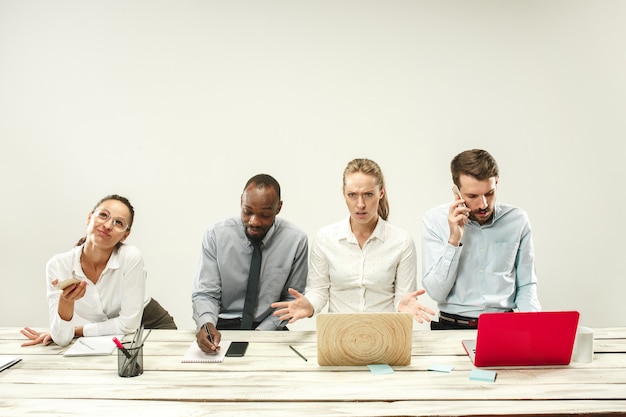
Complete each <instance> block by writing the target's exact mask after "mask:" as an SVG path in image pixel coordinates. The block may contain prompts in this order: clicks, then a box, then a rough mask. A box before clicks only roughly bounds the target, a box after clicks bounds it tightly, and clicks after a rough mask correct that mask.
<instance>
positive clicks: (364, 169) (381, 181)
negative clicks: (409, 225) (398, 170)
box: [343, 158, 389, 220]
mask: <svg viewBox="0 0 626 417" xmlns="http://www.w3.org/2000/svg"><path fill="white" fill-rule="evenodd" d="M355 172H361V173H363V174H366V175H371V176H372V177H374V178H375V179H376V185H378V186H379V187H380V188H381V189H383V188H385V177H383V171H382V169H380V166H378V164H377V163H376V162H374V161H372V160H371V159H365V158H357V159H353V160H352V161H350V162H348V165H346V169H344V170H343V186H344V188H345V186H346V175H348V174H354V173H355ZM378 215H379V216H380V217H381V218H382V219H383V220H387V218H388V217H389V200H388V199H387V189H386V188H385V192H384V193H383V197H382V198H381V199H380V201H379V202H378Z"/></svg>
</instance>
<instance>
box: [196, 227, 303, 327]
mask: <svg viewBox="0 0 626 417" xmlns="http://www.w3.org/2000/svg"><path fill="white" fill-rule="evenodd" d="M261 249H262V261H261V272H260V278H259V290H258V298H257V303H256V308H255V311H254V326H253V328H256V329H257V330H284V329H285V326H286V324H287V322H286V321H281V320H279V319H278V317H274V316H272V312H273V309H272V308H271V307H270V305H271V304H272V303H274V302H278V301H290V300H292V299H293V296H291V295H290V294H289V293H288V291H287V290H288V289H289V288H294V289H295V290H297V291H300V292H302V291H303V290H304V288H305V285H306V276H307V270H308V267H307V256H308V237H307V235H306V233H304V232H303V231H302V230H301V229H299V228H298V227H297V226H295V225H294V224H292V223H290V222H289V221H287V220H285V219H282V218H278V217H277V218H276V219H275V220H274V224H273V225H272V227H271V228H270V230H269V231H268V232H267V234H266V235H265V238H264V239H263V242H262V245H261ZM252 252H253V246H252V244H251V242H250V241H249V240H248V238H247V236H246V234H245V228H244V225H243V222H242V220H241V218H239V217H233V218H230V219H227V220H224V221H222V222H220V223H217V224H216V225H215V226H213V227H212V228H210V229H209V230H207V231H206V233H205V234H204V237H203V239H202V251H201V253H200V262H199V265H198V269H197V272H196V276H195V280H194V285H193V292H192V297H191V298H192V303H193V318H194V320H195V322H196V325H197V326H198V329H200V326H202V325H203V324H204V323H207V322H208V323H212V324H213V325H215V326H216V327H217V328H218V329H237V328H238V324H239V322H240V320H241V317H242V315H243V308H244V301H245V296H246V288H247V284H248V274H249V272H250V260H251V258H252ZM218 319H219V322H218Z"/></svg>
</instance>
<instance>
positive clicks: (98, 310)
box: [46, 244, 150, 346]
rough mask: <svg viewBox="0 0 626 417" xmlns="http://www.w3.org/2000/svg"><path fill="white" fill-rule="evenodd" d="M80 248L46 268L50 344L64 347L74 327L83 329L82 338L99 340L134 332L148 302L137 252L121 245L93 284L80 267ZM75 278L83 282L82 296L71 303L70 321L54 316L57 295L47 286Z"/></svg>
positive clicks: (56, 259) (63, 254) (61, 255)
mask: <svg viewBox="0 0 626 417" xmlns="http://www.w3.org/2000/svg"><path fill="white" fill-rule="evenodd" d="M82 250H83V245H81V246H77V247H75V248H73V249H72V250H70V251H69V252H65V253H62V254H58V255H55V256H53V257H52V259H50V260H49V261H48V263H47V265H46V283H47V297H48V312H49V316H50V332H51V334H52V339H53V340H54V342H55V343H56V344H58V345H60V346H65V345H67V344H68V343H70V342H71V340H72V339H73V337H74V327H75V326H81V325H82V326H83V334H84V335H85V336H103V335H114V334H127V333H132V332H134V331H135V330H136V329H137V327H139V325H140V323H141V317H142V315H143V309H144V307H145V305H147V304H148V302H149V301H150V297H149V296H148V295H147V293H146V273H145V270H144V265H143V258H142V256H141V252H140V251H139V249H137V248H136V247H134V246H130V245H127V244H122V245H121V246H120V248H119V249H116V250H114V251H113V253H112V254H111V257H110V258H109V261H108V262H107V265H106V267H105V268H104V271H102V274H101V275H100V278H99V279H98V281H97V282H96V284H94V283H93V282H91V281H90V280H89V279H88V278H87V276H86V275H85V274H84V272H83V270H82V267H81V265H80V255H81V253H82ZM72 276H75V277H76V278H79V279H82V280H85V281H87V290H86V292H85V296H84V297H82V298H81V299H79V300H77V301H76V302H75V303H74V317H73V318H72V320H71V321H65V320H63V319H61V317H60V316H59V313H58V306H59V297H60V294H61V291H60V290H58V289H56V288H55V287H54V286H53V285H52V284H51V282H52V281H53V280H55V279H58V280H59V281H62V280H64V279H67V278H70V277H72Z"/></svg>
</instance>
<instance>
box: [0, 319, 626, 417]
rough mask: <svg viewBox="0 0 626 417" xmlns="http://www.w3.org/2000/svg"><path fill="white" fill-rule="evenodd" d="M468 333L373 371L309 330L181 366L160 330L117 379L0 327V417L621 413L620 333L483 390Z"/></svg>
mask: <svg viewBox="0 0 626 417" xmlns="http://www.w3.org/2000/svg"><path fill="white" fill-rule="evenodd" d="M475 334H476V333H475V331H471V330H469V331H468V330H465V331H439V332H431V331H427V330H426V331H417V332H414V336H413V356H412V361H411V365H410V366H406V367H397V368H395V372H394V373H392V374H388V375H374V374H372V373H371V372H370V371H369V370H368V368H367V367H320V366H318V364H317V359H316V341H315V333H314V332H311V331H292V332H253V331H250V332H233V331H231V332H224V333H223V338H224V340H248V341H249V342H250V345H249V347H248V351H247V353H246V356H244V357H242V358H226V360H225V361H224V362H223V363H205V364H189V363H181V358H182V356H183V354H184V353H185V351H186V350H187V348H188V347H189V345H190V343H191V342H192V341H193V340H194V338H195V335H194V332H193V331H191V330H175V331H172V330H169V331H168V330H160V331H153V332H152V333H151V334H150V335H149V337H148V339H147V341H146V345H145V347H144V368H145V372H144V374H143V375H141V376H138V377H135V378H121V377H119V376H118V375H117V356H116V355H117V353H114V354H112V355H111V356H92V357H72V358H69V357H63V356H62V353H63V352H64V351H65V349H67V348H61V347H58V346H56V345H51V346H34V347H28V348H22V347H20V344H21V343H22V342H23V341H24V338H23V336H22V335H21V334H20V333H19V329H17V328H0V354H1V355H16V356H19V357H21V358H22V361H21V362H20V363H18V364H17V365H15V366H13V367H12V368H10V369H7V370H5V371H3V372H0V416H2V417H11V416H20V417H22V416H26V415H45V416H53V415H54V416H56V415H58V416H61V415H62V416H68V415H76V416H106V417H113V416H144V415H149V416H151V417H156V416H168V417H169V416H205V415H206V416H224V415H250V416H270V415H271V416H275V415H278V414H279V413H281V412H283V413H288V414H287V415H288V416H294V415H307V416H321V415H333V416H389V415H393V416H399V415H428V416H447V415H489V414H498V415H503V414H505V415H524V414H526V415H545V414H570V415H571V414H582V415H591V414H605V415H606V414H607V413H614V414H613V415H617V414H624V415H626V328H611V329H608V328H606V329H595V342H594V350H595V353H594V360H593V362H592V363H575V362H572V363H571V364H570V365H569V366H564V367H548V368H526V369H498V370H497V378H496V381H495V382H492V383H490V382H479V381H473V380H470V379H469V374H470V371H471V370H472V369H473V365H472V364H471V362H470V360H469V358H468V357H467V356H466V354H465V352H464V350H463V348H462V346H461V340H462V339H467V338H471V337H475ZM289 345H292V346H294V347H295V348H296V349H297V350H298V351H299V352H301V353H302V354H303V355H304V356H305V357H306V358H307V359H308V361H304V360H303V359H302V358H300V357H299V356H298V355H297V354H296V353H295V352H293V351H292V350H291V349H290V348H289ZM433 364H447V365H452V366H454V369H453V370H452V372H450V373H444V372H433V371H428V368H429V366H430V365H433Z"/></svg>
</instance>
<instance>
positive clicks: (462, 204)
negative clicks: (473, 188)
mask: <svg viewBox="0 0 626 417" xmlns="http://www.w3.org/2000/svg"><path fill="white" fill-rule="evenodd" d="M452 194H454V195H455V196H457V195H458V196H459V198H460V199H463V196H462V195H461V190H459V187H457V186H456V184H454V185H453V186H452ZM459 207H467V206H466V205H465V203H461V204H459Z"/></svg>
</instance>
